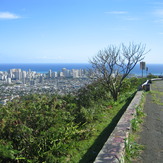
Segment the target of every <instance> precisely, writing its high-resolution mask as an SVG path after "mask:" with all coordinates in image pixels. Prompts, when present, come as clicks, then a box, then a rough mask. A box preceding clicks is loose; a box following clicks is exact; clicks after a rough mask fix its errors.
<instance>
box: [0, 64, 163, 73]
mask: <svg viewBox="0 0 163 163" xmlns="http://www.w3.org/2000/svg"><path fill="white" fill-rule="evenodd" d="M146 67H148V71H147V72H146V71H143V74H144V76H145V75H147V74H149V73H151V74H153V75H163V74H162V73H163V64H146ZM14 68H16V69H22V70H24V71H28V70H29V69H31V70H32V71H36V72H37V73H47V72H48V71H49V70H50V69H51V70H52V71H62V68H66V69H69V70H71V69H87V68H91V65H90V64H88V63H46V64H45V63H36V64H34V63H32V64H29V63H28V64H27V63H25V64H0V71H8V70H9V69H14ZM131 74H134V75H142V70H140V65H139V64H137V65H136V66H135V68H134V69H133V70H132V72H131Z"/></svg>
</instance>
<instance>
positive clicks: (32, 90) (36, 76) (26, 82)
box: [0, 68, 91, 104]
mask: <svg viewBox="0 0 163 163" xmlns="http://www.w3.org/2000/svg"><path fill="white" fill-rule="evenodd" d="M87 76H88V71H87V70H85V69H72V70H68V69H66V68H63V69H62V70H61V71H60V72H53V71H52V70H49V72H48V73H37V72H35V71H31V70H30V69H29V70H28V71H23V70H22V69H10V70H9V71H8V72H6V71H5V72H3V71H0V103H1V104H6V102H7V101H11V100H13V99H14V98H16V97H20V96H24V95H27V94H45V93H47V94H60V95H63V94H67V93H73V92H75V91H76V90H78V89H79V88H81V87H82V86H84V85H87V84H89V83H90V82H91V79H90V78H88V77H87Z"/></svg>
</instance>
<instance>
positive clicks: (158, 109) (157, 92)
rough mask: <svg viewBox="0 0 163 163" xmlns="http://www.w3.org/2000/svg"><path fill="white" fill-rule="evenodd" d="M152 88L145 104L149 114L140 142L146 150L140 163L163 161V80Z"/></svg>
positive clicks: (145, 109) (154, 83) (158, 162)
mask: <svg viewBox="0 0 163 163" xmlns="http://www.w3.org/2000/svg"><path fill="white" fill-rule="evenodd" d="M151 90H152V91H151V93H149V94H147V96H146V103H145V106H144V107H145V108H144V112H145V113H146V114H147V116H146V118H145V122H144V124H143V128H142V132H141V133H140V140H139V143H140V144H142V145H144V146H145V150H144V151H143V153H142V154H141V157H140V159H139V160H137V162H139V163H162V162H163V81H155V82H153V83H152V85H151Z"/></svg>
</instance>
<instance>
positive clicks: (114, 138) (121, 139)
mask: <svg viewBox="0 0 163 163" xmlns="http://www.w3.org/2000/svg"><path fill="white" fill-rule="evenodd" d="M141 97H142V91H138V92H137V93H136V95H135V96H134V98H133V100H132V101H131V103H130V105H129V106H128V107H127V109H126V111H125V113H124V114H123V115H122V117H121V119H120V120H119V122H118V124H117V126H116V127H115V129H114V130H113V132H112V134H111V135H110V137H109V138H108V140H107V141H106V143H105V144H104V146H103V148H102V149H101V151H100V152H99V154H98V156H97V157H96V159H95V161H94V163H119V162H121V163H122V162H124V154H125V139H126V138H128V135H129V131H130V129H131V120H132V119H133V118H134V115H135V113H136V107H137V106H138V105H139V104H140V101H141Z"/></svg>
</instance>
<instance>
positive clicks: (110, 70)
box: [90, 43, 149, 101]
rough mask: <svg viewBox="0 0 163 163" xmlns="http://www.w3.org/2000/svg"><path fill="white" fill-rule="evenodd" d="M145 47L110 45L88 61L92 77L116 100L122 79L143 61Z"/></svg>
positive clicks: (132, 44) (131, 44) (138, 45)
mask: <svg viewBox="0 0 163 163" xmlns="http://www.w3.org/2000/svg"><path fill="white" fill-rule="evenodd" d="M148 52H149V51H146V45H142V44H141V43H139V44H134V43H129V45H128V46H126V45H124V44H121V45H120V46H118V47H117V46H114V45H110V46H108V47H107V48H105V49H104V50H100V51H99V52H98V54H97V55H96V56H95V57H93V58H92V59H91V60H90V63H91V64H92V70H93V72H94V76H95V77H96V78H97V79H100V81H101V82H102V83H103V84H104V85H105V86H106V88H107V89H108V90H109V91H110V93H111V95H112V97H113V99H114V101H116V100H117V98H118V94H119V92H120V89H121V86H122V84H123V81H124V79H125V78H126V77H127V76H128V75H129V73H130V72H131V70H132V69H133V68H134V67H135V66H136V64H137V63H138V62H140V61H142V60H143V59H144V56H145V54H146V53H148Z"/></svg>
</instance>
